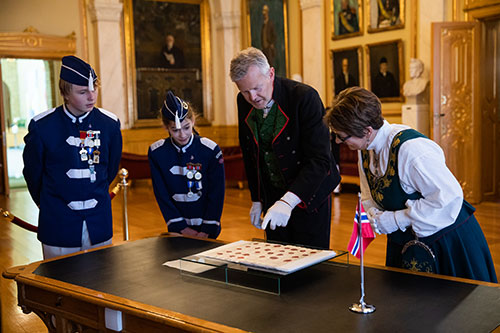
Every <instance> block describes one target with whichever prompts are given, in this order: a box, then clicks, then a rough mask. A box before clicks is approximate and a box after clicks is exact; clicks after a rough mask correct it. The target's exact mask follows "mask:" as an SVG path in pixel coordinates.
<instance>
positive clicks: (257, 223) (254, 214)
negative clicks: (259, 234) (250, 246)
mask: <svg viewBox="0 0 500 333" xmlns="http://www.w3.org/2000/svg"><path fill="white" fill-rule="evenodd" d="M261 215H262V203H261V202H260V201H252V208H250V221H252V224H253V226H254V227H256V228H257V229H262V228H261V225H262V218H261V217H260V216H261Z"/></svg>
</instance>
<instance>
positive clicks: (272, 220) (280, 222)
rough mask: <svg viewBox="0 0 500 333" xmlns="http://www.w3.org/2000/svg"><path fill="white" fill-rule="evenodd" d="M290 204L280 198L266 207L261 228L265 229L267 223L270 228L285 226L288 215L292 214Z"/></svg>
mask: <svg viewBox="0 0 500 333" xmlns="http://www.w3.org/2000/svg"><path fill="white" fill-rule="evenodd" d="M292 209H293V208H292V206H290V205H289V204H288V203H287V202H286V201H284V200H283V199H280V200H278V201H276V202H275V203H274V205H272V206H271V208H269V209H268V211H267V213H266V215H265V216H264V221H263V222H262V229H263V230H265V229H266V227H267V224H269V227H270V228H271V230H274V229H276V227H286V225H287V224H288V220H289V219H290V215H292Z"/></svg>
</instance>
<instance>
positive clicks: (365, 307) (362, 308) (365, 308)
mask: <svg viewBox="0 0 500 333" xmlns="http://www.w3.org/2000/svg"><path fill="white" fill-rule="evenodd" d="M356 222H357V224H358V240H359V251H361V254H360V264H359V269H360V272H361V298H360V299H359V303H353V304H352V305H351V306H350V307H349V310H351V311H352V312H356V313H372V312H373V311H375V306H373V305H369V304H366V303H365V269H364V262H363V256H364V252H365V251H364V249H363V235H362V233H363V228H361V193H359V192H358V218H357V221H356Z"/></svg>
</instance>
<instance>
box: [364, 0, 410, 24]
mask: <svg viewBox="0 0 500 333" xmlns="http://www.w3.org/2000/svg"><path fill="white" fill-rule="evenodd" d="M368 1H369V7H370V9H369V10H370V13H369V15H370V23H369V26H368V32H379V31H386V30H392V29H402V28H404V17H405V8H404V4H405V0H368Z"/></svg>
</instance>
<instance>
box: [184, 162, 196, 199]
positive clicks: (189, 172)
mask: <svg viewBox="0 0 500 333" xmlns="http://www.w3.org/2000/svg"><path fill="white" fill-rule="evenodd" d="M186 168H187V172H186V178H187V186H188V193H187V196H188V197H189V198H191V197H192V196H193V192H192V191H191V188H193V178H194V172H193V165H192V164H191V163H188V164H187V165H186Z"/></svg>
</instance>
